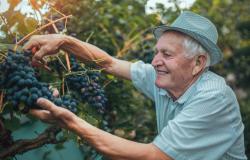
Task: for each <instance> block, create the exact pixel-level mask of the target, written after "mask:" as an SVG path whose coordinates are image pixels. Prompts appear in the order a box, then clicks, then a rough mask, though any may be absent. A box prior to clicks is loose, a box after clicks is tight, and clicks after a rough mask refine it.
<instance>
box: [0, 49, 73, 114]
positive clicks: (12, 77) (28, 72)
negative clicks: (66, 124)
mask: <svg viewBox="0 0 250 160" xmlns="http://www.w3.org/2000/svg"><path fill="white" fill-rule="evenodd" d="M30 59H31V53H30V52H25V51H24V52H23V53H20V52H16V53H15V52H14V51H12V50H9V51H8V54H7V57H6V58H5V60H4V61H3V62H2V63H1V64H0V72H1V80H0V87H1V89H2V90H5V91H6V93H5V98H6V100H7V101H8V102H10V103H12V105H13V108H14V109H15V110H20V111H22V112H23V113H27V112H28V111H29V109H30V108H39V106H37V105H36V101H37V99H38V98H39V97H43V98H46V99H49V100H50V101H52V102H54V103H55V104H56V105H58V106H62V107H65V108H68V109H70V110H71V111H72V112H76V111H77V109H76V107H77V101H76V100H75V99H70V98H68V97H62V98H57V97H54V96H53V94H52V91H51V90H50V89H49V85H48V84H47V83H43V82H39V81H38V80H37V78H36V76H35V70H34V69H33V68H32V66H31V62H30Z"/></svg>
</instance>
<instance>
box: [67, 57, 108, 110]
mask: <svg viewBox="0 0 250 160" xmlns="http://www.w3.org/2000/svg"><path fill="white" fill-rule="evenodd" d="M70 62H71V66H72V67H71V70H72V73H73V74H70V75H68V76H66V78H65V80H66V82H67V84H68V86H69V88H70V89H72V90H74V91H76V92H77V93H78V94H79V95H80V96H81V99H82V101H84V100H86V101H87V103H88V104H90V105H91V106H94V107H96V109H97V110H98V111H99V112H100V113H103V112H104V109H105V104H106V102H107V98H106V97H105V95H104V90H103V88H102V87H101V86H100V85H99V77H100V72H99V71H91V70H88V69H86V68H85V67H83V66H81V65H80V64H79V63H77V60H76V58H75V57H73V56H71V57H70ZM79 72H80V73H84V74H83V75H78V74H74V73H79Z"/></svg>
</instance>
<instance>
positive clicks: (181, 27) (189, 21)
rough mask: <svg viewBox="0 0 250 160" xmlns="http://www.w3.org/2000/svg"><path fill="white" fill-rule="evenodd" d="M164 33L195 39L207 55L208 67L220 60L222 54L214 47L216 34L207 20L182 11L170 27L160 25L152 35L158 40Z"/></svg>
mask: <svg viewBox="0 0 250 160" xmlns="http://www.w3.org/2000/svg"><path fill="white" fill-rule="evenodd" d="M166 31H178V32H181V33H184V34H186V35H188V36H190V37H191V38H193V39H195V40H196V41H197V42H198V43H200V44H201V45H202V46H203V47H204V48H205V50H206V51H207V52H208V53H209V55H210V62H211V64H210V65H214V64H216V63H218V62H219V61H220V60H222V52H221V50H220V48H219V47H218V46H217V45H216V43H217V40H218V32H217V29H216V27H215V25H214V24H213V23H212V22H211V21H210V20H209V19H207V18H205V17H203V16H200V15H198V14H195V13H193V12H190V11H184V12H182V13H181V14H180V15H179V17H177V19H176V20H175V21H174V22H173V23H172V24H171V25H170V26H167V25H162V26H158V27H156V28H154V29H153V34H154V36H155V38H156V39H157V40H158V39H159V38H160V37H161V35H162V34H163V33H164V32H166Z"/></svg>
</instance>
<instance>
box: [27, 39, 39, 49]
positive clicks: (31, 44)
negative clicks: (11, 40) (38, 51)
mask: <svg viewBox="0 0 250 160" xmlns="http://www.w3.org/2000/svg"><path fill="white" fill-rule="evenodd" d="M33 48H40V44H39V43H38V42H37V41H35V40H30V41H28V42H27V43H25V44H24V46H23V49H24V50H32V49H33Z"/></svg>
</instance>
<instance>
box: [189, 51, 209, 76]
mask: <svg viewBox="0 0 250 160" xmlns="http://www.w3.org/2000/svg"><path fill="white" fill-rule="evenodd" d="M206 59H207V57H206V56H205V55H199V56H198V57H196V58H195V66H194V68H193V72H192V74H193V76H195V75H197V74H198V73H200V72H201V71H202V70H203V68H205V65H206Z"/></svg>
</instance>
